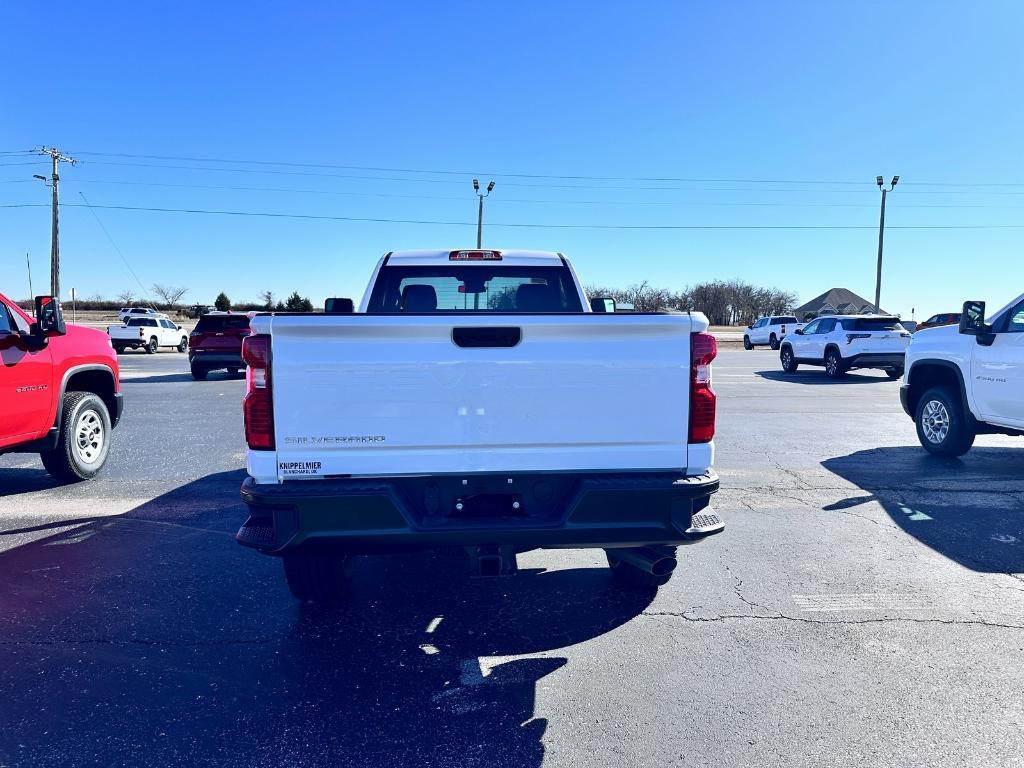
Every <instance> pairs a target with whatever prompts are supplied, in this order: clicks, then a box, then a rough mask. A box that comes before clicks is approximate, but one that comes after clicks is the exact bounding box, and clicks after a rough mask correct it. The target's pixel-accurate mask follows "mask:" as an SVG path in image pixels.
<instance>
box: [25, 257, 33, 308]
mask: <svg viewBox="0 0 1024 768" xmlns="http://www.w3.org/2000/svg"><path fill="white" fill-rule="evenodd" d="M25 269H27V270H28V297H29V298H30V299H34V298H35V294H34V293H33V292H32V262H31V261H29V260H28V254H27V253H26V254H25Z"/></svg>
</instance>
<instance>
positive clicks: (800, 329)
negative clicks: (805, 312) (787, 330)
mask: <svg viewBox="0 0 1024 768" xmlns="http://www.w3.org/2000/svg"><path fill="white" fill-rule="evenodd" d="M793 333H795V334H796V335H797V336H803V335H804V329H803V328H797V329H796V330H795V331H793Z"/></svg>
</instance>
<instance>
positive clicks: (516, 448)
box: [253, 314, 706, 479]
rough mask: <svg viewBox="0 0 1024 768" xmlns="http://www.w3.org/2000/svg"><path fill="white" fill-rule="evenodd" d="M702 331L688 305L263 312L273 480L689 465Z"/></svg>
mask: <svg viewBox="0 0 1024 768" xmlns="http://www.w3.org/2000/svg"><path fill="white" fill-rule="evenodd" d="M705 327H706V321H705V320H704V319H703V317H702V316H699V315H698V316H692V317H691V316H690V315H684V314H650V315H641V314H636V315H626V314H619V315H611V314H609V315H598V314H571V315H569V314H564V315H494V314H490V315H486V316H482V315H470V316H462V317H453V316H451V315H416V316H400V315H339V316H324V315H304V316H290V315H274V316H261V317H257V318H256V319H255V320H254V323H253V329H254V332H256V333H267V332H268V331H269V332H270V333H271V375H272V392H273V409H274V423H275V440H276V446H277V455H276V465H277V474H278V478H279V479H297V478H311V477H318V476H320V477H322V476H329V475H357V476H358V475H364V476H367V475H370V476H380V475H411V474H428V473H429V474H437V473H468V472H525V471H588V470H589V471H609V470H610V471H623V470H684V469H685V467H686V466H687V455H686V452H687V418H688V412H689V403H688V398H689V378H690V333H691V332H693V331H700V330H704V328H705ZM496 328H503V329H519V330H520V333H519V341H518V343H516V344H515V345H514V346H496V345H500V344H502V343H504V344H508V343H509V342H510V340H514V339H515V332H514V331H511V333H512V336H509V335H508V334H509V331H505V332H501V331H493V330H491V329H496ZM456 329H464V330H456ZM481 329H482V330H481ZM456 337H458V338H459V340H460V342H461V343H462V344H463V345H464V346H460V345H459V344H457V343H456V342H455V340H454V339H455V338H456ZM466 339H469V342H468V343H467V341H466ZM474 343H475V344H483V346H469V345H467V344H474Z"/></svg>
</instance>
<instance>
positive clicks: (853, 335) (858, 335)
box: [846, 333, 871, 344]
mask: <svg viewBox="0 0 1024 768" xmlns="http://www.w3.org/2000/svg"><path fill="white" fill-rule="evenodd" d="M870 338H871V334H870V333H848V334H846V343H847V344H852V343H853V341H854V339H870Z"/></svg>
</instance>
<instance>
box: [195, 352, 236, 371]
mask: <svg viewBox="0 0 1024 768" xmlns="http://www.w3.org/2000/svg"><path fill="white" fill-rule="evenodd" d="M188 361H189V363H190V364H192V365H203V366H207V367H210V368H244V367H245V363H244V362H242V352H241V350H239V351H237V352H231V351H228V352H222V351H220V350H218V351H216V352H204V351H203V350H201V349H190V350H189V351H188Z"/></svg>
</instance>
